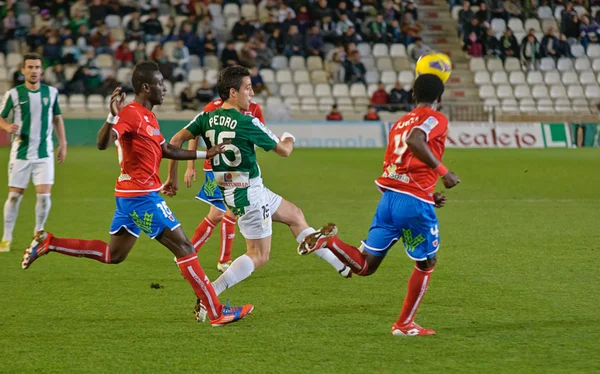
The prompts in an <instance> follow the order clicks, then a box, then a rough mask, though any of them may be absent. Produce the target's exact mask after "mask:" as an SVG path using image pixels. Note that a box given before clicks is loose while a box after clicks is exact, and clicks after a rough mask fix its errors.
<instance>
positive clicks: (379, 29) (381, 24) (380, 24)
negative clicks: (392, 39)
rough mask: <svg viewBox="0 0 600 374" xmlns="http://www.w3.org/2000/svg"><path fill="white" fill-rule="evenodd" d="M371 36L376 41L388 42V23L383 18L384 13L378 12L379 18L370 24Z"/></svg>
mask: <svg viewBox="0 0 600 374" xmlns="http://www.w3.org/2000/svg"><path fill="white" fill-rule="evenodd" d="M369 26H370V27H369V37H370V39H371V41H372V42H374V43H387V42H388V41H389V40H388V33H387V31H388V24H387V22H386V21H385V20H384V19H383V15H382V14H378V15H377V18H375V20H374V21H372V22H371V24H370V25H369Z"/></svg>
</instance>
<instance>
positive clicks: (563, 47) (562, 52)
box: [558, 34, 574, 58]
mask: <svg viewBox="0 0 600 374" xmlns="http://www.w3.org/2000/svg"><path fill="white" fill-rule="evenodd" d="M558 57H570V58H573V57H574V56H573V54H572V53H571V45H570V44H569V42H568V40H567V36H566V35H565V34H560V39H559V41H558Z"/></svg>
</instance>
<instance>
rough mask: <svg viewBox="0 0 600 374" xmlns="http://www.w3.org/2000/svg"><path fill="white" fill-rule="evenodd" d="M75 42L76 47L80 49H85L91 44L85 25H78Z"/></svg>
mask: <svg viewBox="0 0 600 374" xmlns="http://www.w3.org/2000/svg"><path fill="white" fill-rule="evenodd" d="M75 44H76V45H77V48H79V50H80V51H87V49H88V46H91V44H92V38H91V36H90V33H89V31H88V27H87V25H80V26H79V33H77V41H76V42H75Z"/></svg>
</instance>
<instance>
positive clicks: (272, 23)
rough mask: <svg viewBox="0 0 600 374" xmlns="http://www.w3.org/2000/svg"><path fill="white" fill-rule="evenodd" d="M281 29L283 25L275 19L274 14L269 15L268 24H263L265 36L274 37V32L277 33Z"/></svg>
mask: <svg viewBox="0 0 600 374" xmlns="http://www.w3.org/2000/svg"><path fill="white" fill-rule="evenodd" d="M280 27H281V23H279V22H278V21H277V20H276V19H275V17H273V14H271V13H269V16H268V18H267V22H265V23H264V24H263V27H262V29H263V31H264V32H265V34H267V35H269V36H270V35H272V34H273V32H274V31H275V29H278V28H280Z"/></svg>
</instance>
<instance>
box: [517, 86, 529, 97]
mask: <svg viewBox="0 0 600 374" xmlns="http://www.w3.org/2000/svg"><path fill="white" fill-rule="evenodd" d="M515 97H516V98H517V99H526V98H530V97H531V90H530V89H529V86H528V85H527V84H520V85H518V86H516V87H515Z"/></svg>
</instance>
